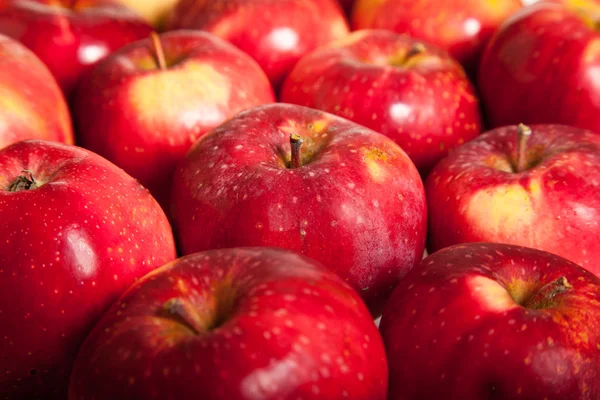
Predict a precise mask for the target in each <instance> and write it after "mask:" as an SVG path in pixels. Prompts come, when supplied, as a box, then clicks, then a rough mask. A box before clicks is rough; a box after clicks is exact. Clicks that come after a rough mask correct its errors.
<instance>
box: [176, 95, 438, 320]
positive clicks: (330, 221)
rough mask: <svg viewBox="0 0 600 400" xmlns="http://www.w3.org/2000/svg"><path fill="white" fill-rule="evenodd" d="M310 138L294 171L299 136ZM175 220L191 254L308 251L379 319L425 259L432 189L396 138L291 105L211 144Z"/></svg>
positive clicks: (179, 198) (236, 126)
mask: <svg viewBox="0 0 600 400" xmlns="http://www.w3.org/2000/svg"><path fill="white" fill-rule="evenodd" d="M291 134H298V135H300V136H302V137H303V138H304V145H303V148H302V150H301V153H302V158H303V159H302V164H303V165H302V166H300V167H298V168H291V169H290V168H288V162H289V161H290V135H291ZM171 193H172V195H171V215H172V221H173V224H174V227H175V232H176V237H177V239H178V244H179V248H180V250H181V252H182V253H183V254H191V253H195V252H198V251H203V250H209V249H217V248H227V247H244V246H271V247H280V248H286V249H289V250H293V251H297V252H300V253H303V254H305V255H306V256H308V257H311V258H313V259H315V260H317V261H319V262H321V263H323V264H324V265H326V266H327V267H329V268H331V269H332V270H333V271H334V272H336V273H337V274H338V275H339V276H340V277H342V279H344V280H345V281H346V282H348V283H349V284H350V286H352V287H353V288H354V289H356V290H357V291H358V292H359V293H360V295H361V297H362V298H363V300H365V302H366V303H367V305H368V306H369V308H370V309H371V312H372V313H373V314H374V315H378V314H380V312H381V308H382V306H383V303H384V302H385V300H386V299H387V297H388V296H389V294H390V293H391V291H392V289H393V287H394V286H395V285H396V283H397V281H398V279H400V278H401V277H402V276H403V275H404V274H406V272H407V271H408V270H409V269H410V268H412V267H413V266H414V265H416V264H417V263H418V262H419V261H420V260H421V257H422V254H423V248H424V242H425V235H426V225H427V215H426V214H427V210H426V200H425V197H424V189H423V184H422V181H421V179H420V176H419V174H418V171H417V169H416V168H415V166H414V164H413V163H412V162H411V161H410V159H409V158H408V156H406V153H404V151H403V150H402V149H401V148H400V147H399V146H398V145H396V144H395V143H394V142H393V141H392V140H390V139H389V138H387V137H385V136H383V135H381V134H378V133H376V132H374V131H372V130H370V129H367V128H365V127H362V126H360V125H358V124H355V123H353V122H351V121H348V120H345V119H343V118H340V117H336V116H334V115H331V114H328V113H325V112H322V111H318V110H313V109H310V108H306V107H301V106H297V105H290V104H272V105H265V106H260V107H256V108H253V109H250V110H247V111H244V112H242V113H240V114H238V115H237V116H236V117H234V118H232V119H231V120H229V121H228V122H226V123H224V124H223V125H220V126H219V127H217V128H216V129H214V130H212V131H211V132H210V133H208V134H207V135H205V136H204V137H203V138H201V139H200V140H199V141H198V142H196V144H195V145H194V146H193V147H192V149H191V150H190V152H189V153H188V154H187V156H186V158H185V159H184V160H183V161H182V162H181V163H180V164H179V165H178V167H177V169H176V171H175V174H174V177H173V185H172V192H171Z"/></svg>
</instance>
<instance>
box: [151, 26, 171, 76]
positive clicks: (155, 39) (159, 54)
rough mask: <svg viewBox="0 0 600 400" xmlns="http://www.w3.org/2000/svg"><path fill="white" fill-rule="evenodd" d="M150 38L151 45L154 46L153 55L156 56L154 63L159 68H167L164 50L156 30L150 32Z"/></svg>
mask: <svg viewBox="0 0 600 400" xmlns="http://www.w3.org/2000/svg"><path fill="white" fill-rule="evenodd" d="M150 38H151V39H152V46H153V47H154V57H155V58H156V63H157V64H158V67H159V68H160V69H167V62H166V61H165V52H164V50H163V47H162V44H161V43H160V36H158V34H157V33H156V32H152V33H150Z"/></svg>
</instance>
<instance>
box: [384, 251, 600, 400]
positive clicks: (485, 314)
mask: <svg viewBox="0 0 600 400" xmlns="http://www.w3.org/2000/svg"><path fill="white" fill-rule="evenodd" d="M598 321H600V279H598V277H596V276H594V275H593V274H591V273H590V272H589V271H586V270H585V269H583V268H581V267H579V266H578V265H576V264H573V263H571V262H569V261H567V260H565V259H564V258H561V257H558V256H556V255H554V254H550V253H547V252H544V251H539V250H534V249H530V248H525V247H520V246H514V245H506V244H498V243H469V244H464V245H457V246H452V247H449V248H446V249H443V250H440V251H439V252H437V253H435V254H433V255H431V256H429V257H428V258H426V259H425V260H423V261H422V262H421V264H420V265H419V266H417V267H415V268H414V269H413V270H412V271H411V272H409V273H408V275H407V276H406V277H405V278H404V279H402V281H400V283H399V284H398V287H397V288H396V289H395V290H394V293H393V295H392V297H391V298H390V301H389V302H388V303H387V305H386V308H385V310H384V312H383V317H382V319H381V325H380V332H381V334H382V336H383V339H384V342H385V347H386V354H387V359H388V363H389V369H390V381H389V384H390V391H389V396H388V399H389V400H409V399H410V400H413V399H448V400H495V399H507V400H508V399H540V400H541V399H546V400H596V399H598V398H600V358H599V357H598V343H600V327H599V322H598Z"/></svg>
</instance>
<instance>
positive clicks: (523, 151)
mask: <svg viewBox="0 0 600 400" xmlns="http://www.w3.org/2000/svg"><path fill="white" fill-rule="evenodd" d="M531 134H532V131H531V128H530V127H528V126H527V125H523V124H519V126H518V127H517V163H516V172H522V171H525V170H526V169H527V141H528V140H529V137H530V136H531Z"/></svg>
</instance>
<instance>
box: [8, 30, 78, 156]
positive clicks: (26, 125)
mask: <svg viewBox="0 0 600 400" xmlns="http://www.w3.org/2000/svg"><path fill="white" fill-rule="evenodd" d="M0 59H1V60H2V61H1V62H0V149H1V148H3V147H6V146H7V145H9V144H12V143H14V142H18V141H20V140H25V139H46V140H53V141H59V142H64V143H68V144H72V143H73V141H74V138H73V129H72V127H71V115H70V114H69V108H68V107H67V103H66V102H65V98H64V96H63V94H62V92H61V90H60V88H59V87H58V85H57V84H56V81H55V80H54V77H53V76H52V74H51V73H50V71H48V68H47V67H46V66H45V65H44V63H42V62H41V61H40V60H39V59H38V58H37V57H36V56H35V54H33V53H32V52H31V51H30V50H28V49H27V48H26V47H25V46H23V45H22V44H21V43H19V42H17V41H15V40H13V39H10V38H8V37H6V36H3V35H0Z"/></svg>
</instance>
